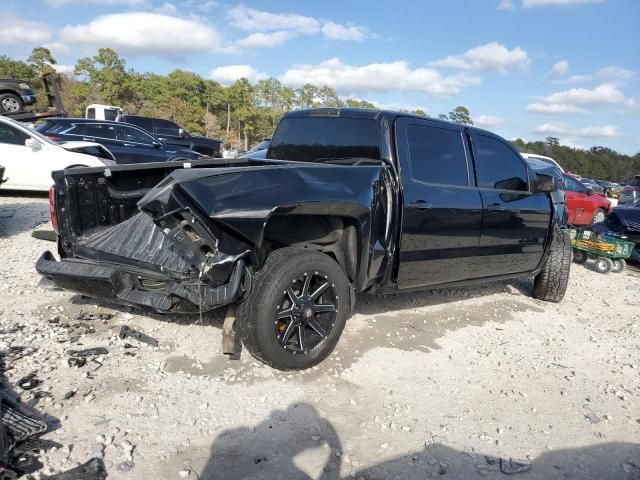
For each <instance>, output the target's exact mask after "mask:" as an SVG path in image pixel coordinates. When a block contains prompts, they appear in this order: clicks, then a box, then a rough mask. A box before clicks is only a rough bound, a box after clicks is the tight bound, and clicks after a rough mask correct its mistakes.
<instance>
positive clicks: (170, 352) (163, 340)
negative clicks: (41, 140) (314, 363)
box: [0, 193, 640, 480]
mask: <svg viewBox="0 0 640 480" xmlns="http://www.w3.org/2000/svg"><path fill="white" fill-rule="evenodd" d="M47 221H48V207H47V201H46V198H43V197H37V196H34V197H27V196H9V195H8V194H7V193H4V194H2V195H1V196H0V252H2V261H1V262H0V276H1V278H2V281H1V283H0V293H1V295H0V332H1V334H0V350H2V351H7V350H8V349H9V347H12V346H13V347H16V346H26V347H30V348H32V349H33V350H35V351H33V353H31V354H28V355H26V356H24V357H22V358H19V359H16V360H13V361H11V358H9V361H8V370H7V371H6V372H4V376H5V380H6V383H7V385H8V386H10V388H12V389H13V390H15V392H16V393H17V394H18V395H20V396H21V398H22V400H23V401H24V402H25V403H28V404H30V405H35V407H36V408H37V409H38V410H39V411H41V412H43V413H46V414H47V416H48V418H49V419H50V422H51V425H52V431H51V432H50V433H47V434H46V436H45V437H44V438H46V439H50V440H54V441H56V442H58V443H60V444H61V445H62V447H61V448H54V449H52V450H49V451H47V452H43V453H42V455H41V460H42V461H43V463H44V468H43V469H42V470H41V471H40V472H38V473H37V474H36V477H37V476H39V475H46V474H51V473H55V472H60V471H64V470H67V469H69V468H70V467H71V466H73V465H76V464H79V463H83V462H85V461H87V460H88V459H90V458H91V457H95V456H99V457H103V458H104V461H105V464H106V467H107V470H108V474H109V479H114V480H118V479H123V480H125V479H180V478H186V479H203V480H204V479H214V478H215V479H217V478H220V479H240V478H246V479H278V478H282V479H298V478H301V479H302V478H322V479H338V478H350V477H355V478H363V479H387V478H388V479H392V478H397V479H414V478H415V479H424V478H431V477H442V478H461V479H462V478H464V479H466V478H471V479H474V478H503V477H505V475H506V474H509V473H510V474H513V475H515V476H516V477H517V478H522V479H527V478H537V479H554V478H577V479H582V478H585V479H586V478H589V479H592V478H593V479H605V478H606V479H636V480H637V479H640V447H639V441H640V354H639V352H640V308H639V306H640V274H639V273H638V272H637V271H634V270H633V269H629V270H627V271H626V272H625V273H623V274H609V275H606V276H605V275H600V274H598V273H595V272H594V271H593V270H592V269H590V267H589V265H587V266H578V265H573V268H572V271H571V280H570V284H569V291H568V293H567V296H566V297H565V300H564V301H563V302H562V303H560V304H549V303H543V302H539V301H536V300H533V299H532V298H530V297H529V295H528V293H529V291H530V290H531V284H530V282H529V281H527V280H522V281H518V282H500V283H492V284H488V285H484V286H480V287H473V288H466V289H445V290H439V291H430V292H421V293H412V294H402V295H393V296H386V297H367V296H360V297H358V306H357V309H356V312H355V314H354V315H353V317H352V318H351V320H350V321H349V322H348V324H347V327H346V329H345V332H344V334H343V337H342V339H341V340H340V343H339V345H338V347H337V349H336V351H335V352H334V353H333V354H332V355H331V357H330V358H329V359H328V360H327V361H325V362H324V363H323V364H322V365H320V366H319V367H316V368H314V369H312V370H309V371H306V372H302V373H289V374H287V373H282V372H278V371H274V370H271V369H270V368H268V367H266V366H264V365H262V364H260V363H257V362H256V361H254V360H253V359H252V358H251V357H250V356H249V355H248V354H247V353H246V352H243V353H242V355H241V358H240V360H236V361H234V360H228V359H227V358H226V357H224V356H222V355H221V354H220V350H221V326H222V318H221V315H208V316H205V317H204V318H203V319H202V320H201V319H200V318H199V317H197V316H195V317H169V316H157V317H149V316H146V315H142V314H140V312H137V311H135V310H129V309H126V308H121V307H114V306H111V305H108V304H102V303H96V302H95V301H93V300H87V299H83V298H81V297H79V296H77V295H74V294H71V293H68V292H54V291H49V290H44V289H42V288H40V287H39V286H38V282H39V276H38V275H37V273H36V272H35V270H34V268H33V265H34V262H35V260H36V259H37V257H38V256H39V255H40V253H41V252H42V251H43V250H45V249H52V247H54V244H52V243H50V242H45V241H42V240H36V239H34V238H32V237H31V232H32V230H33V229H34V227H37V226H40V227H39V228H48V225H47ZM80 313H84V314H99V313H108V314H113V317H112V318H110V319H93V320H91V319H81V320H78V319H76V316H77V315H78V314H80ZM122 325H128V326H130V327H131V328H135V329H138V330H140V331H143V332H145V333H147V334H149V335H152V336H153V337H154V338H156V339H157V340H158V341H159V347H156V348H154V347H150V346H147V345H143V344H140V343H139V342H137V341H135V340H125V341H123V340H120V339H118V337H117V333H118V331H119V329H120V327H121V326H122ZM127 342H128V343H129V344H131V345H132V346H133V347H134V348H126V347H127V345H126V343H127ZM91 347H104V348H106V349H107V350H108V353H107V354H102V355H99V356H97V357H95V360H96V361H89V362H87V364H86V365H84V366H82V367H69V366H68V362H67V360H68V358H69V353H68V351H69V350H71V349H76V350H77V349H83V348H91ZM28 352H30V350H27V353H28ZM32 372H35V374H36V378H37V379H39V380H41V381H42V383H41V384H40V385H39V386H38V387H37V388H35V389H33V390H29V391H23V390H22V389H21V388H19V387H17V386H16V384H17V382H18V380H19V379H20V378H22V377H24V376H25V375H27V374H29V373H32ZM65 397H68V398H66V399H65Z"/></svg>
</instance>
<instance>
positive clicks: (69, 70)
mask: <svg viewBox="0 0 640 480" xmlns="http://www.w3.org/2000/svg"><path fill="white" fill-rule="evenodd" d="M53 68H55V69H56V72H58V73H61V74H62V75H66V76H67V77H73V76H74V73H73V71H74V69H75V67H74V66H73V65H63V64H60V63H56V64H55V65H53Z"/></svg>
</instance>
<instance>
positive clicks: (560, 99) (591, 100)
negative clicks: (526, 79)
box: [527, 83, 634, 114]
mask: <svg viewBox="0 0 640 480" xmlns="http://www.w3.org/2000/svg"><path fill="white" fill-rule="evenodd" d="M539 100H540V101H539V102H535V103H532V104H530V105H528V106H527V110H529V111H530V112H534V113H547V114H554V113H585V110H584V108H583V107H586V106H600V105H625V106H628V105H629V102H631V103H634V100H633V99H628V98H625V96H624V94H623V93H622V92H621V91H620V90H619V89H618V88H617V87H616V86H615V85H612V84H607V83H603V84H602V85H598V86H597V87H596V88H594V89H593V90H589V89H587V88H571V89H569V90H565V91H562V92H557V93H553V94H551V95H549V96H547V97H542V98H540V99H539Z"/></svg>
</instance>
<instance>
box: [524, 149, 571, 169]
mask: <svg viewBox="0 0 640 480" xmlns="http://www.w3.org/2000/svg"><path fill="white" fill-rule="evenodd" d="M520 155H522V156H523V157H524V158H533V159H535V160H540V161H541V162H544V163H546V164H549V165H553V166H554V167H558V168H559V169H560V171H561V172H562V173H564V168H562V167H561V166H560V164H559V163H558V162H556V161H555V160H554V159H553V158H551V157H545V156H544V155H538V154H537V153H523V152H520Z"/></svg>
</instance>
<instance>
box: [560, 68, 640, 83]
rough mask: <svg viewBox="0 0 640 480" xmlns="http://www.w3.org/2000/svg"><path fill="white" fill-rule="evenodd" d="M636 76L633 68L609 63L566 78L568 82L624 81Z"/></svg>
mask: <svg viewBox="0 0 640 480" xmlns="http://www.w3.org/2000/svg"><path fill="white" fill-rule="evenodd" d="M635 76H636V72H634V71H633V70H627V69H626V68H622V67H618V66H617V65H609V66H608V67H604V68H601V69H600V70H598V71H597V72H595V73H591V74H587V75H572V76H571V77H569V78H568V79H567V82H569V83H580V82H591V81H598V82H607V81H624V80H630V79H632V78H633V77H635Z"/></svg>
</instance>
